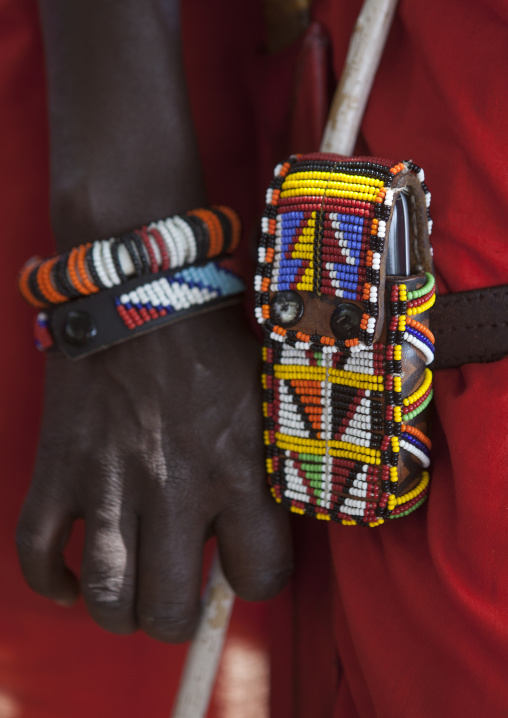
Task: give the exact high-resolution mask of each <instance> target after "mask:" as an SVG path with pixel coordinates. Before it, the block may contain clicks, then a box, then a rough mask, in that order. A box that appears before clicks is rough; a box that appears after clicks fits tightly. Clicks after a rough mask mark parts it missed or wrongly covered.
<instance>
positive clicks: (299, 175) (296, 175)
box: [286, 172, 384, 187]
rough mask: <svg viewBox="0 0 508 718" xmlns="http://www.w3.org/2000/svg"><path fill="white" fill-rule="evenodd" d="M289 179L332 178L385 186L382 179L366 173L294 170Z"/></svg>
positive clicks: (334, 180)
mask: <svg viewBox="0 0 508 718" xmlns="http://www.w3.org/2000/svg"><path fill="white" fill-rule="evenodd" d="M287 179H299V180H302V179H309V180H331V181H333V182H356V183H357V184H363V185H367V186H369V187H383V186H384V184H383V181H382V180H379V179H374V178H373V177H364V175H349V174H345V173H343V172H292V173H291V174H290V175H288V177H287ZM286 181H287V180H286Z"/></svg>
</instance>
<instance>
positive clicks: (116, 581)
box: [82, 576, 132, 614]
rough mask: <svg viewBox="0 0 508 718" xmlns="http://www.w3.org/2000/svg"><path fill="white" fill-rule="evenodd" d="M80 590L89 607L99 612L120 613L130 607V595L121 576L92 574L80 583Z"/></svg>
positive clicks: (128, 588) (127, 586)
mask: <svg viewBox="0 0 508 718" xmlns="http://www.w3.org/2000/svg"><path fill="white" fill-rule="evenodd" d="M82 591H83V596H84V598H85V601H86V603H87V605H88V606H89V608H92V609H98V610H100V612H101V613H110V614H121V613H125V612H127V611H129V610H131V609H132V595H131V592H130V587H129V585H128V584H127V585H126V584H125V582H124V580H123V578H118V577H115V576H104V577H101V576H94V577H90V578H89V579H87V580H86V581H84V582H83V583H82Z"/></svg>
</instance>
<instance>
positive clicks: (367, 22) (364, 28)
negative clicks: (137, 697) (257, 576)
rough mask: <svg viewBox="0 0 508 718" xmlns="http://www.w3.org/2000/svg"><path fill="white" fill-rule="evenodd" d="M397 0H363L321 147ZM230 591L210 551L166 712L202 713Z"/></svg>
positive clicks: (346, 147) (355, 104)
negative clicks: (199, 606) (193, 627)
mask: <svg viewBox="0 0 508 718" xmlns="http://www.w3.org/2000/svg"><path fill="white" fill-rule="evenodd" d="M397 2H398V0H365V2H364V4H363V7H362V10H361V12H360V15H359V16H358V19H357V21H356V25H355V27H354V30H353V34H352V36H351V40H350V43H349V50H348V54H347V57H346V63H345V66H344V70H343V72H342V77H341V78H340V82H339V85H338V87H337V90H336V92H335V96H334V98H333V102H332V107H331V110H330V114H329V116H328V121H327V123H326V128H325V132H324V135H323V140H322V142H321V151H322V152H335V153H337V154H341V155H351V154H352V153H353V150H354V146H355V143H356V138H357V136H358V132H359V130H360V125H361V121H362V117H363V113H364V111H365V106H366V104H367V100H368V97H369V94H370V90H371V87H372V83H373V82H374V77H375V75H376V71H377V68H378V65H379V61H380V59H381V55H382V53H383V48H384V46H385V43H386V38H387V36H388V31H389V29H390V26H391V24H392V20H393V16H394V14H395V9H396V7H397ZM234 600H235V594H234V592H233V590H232V589H231V587H230V586H229V584H228V582H227V581H226V578H225V576H224V574H223V572H222V568H221V565H220V561H219V558H218V555H216V556H215V558H214V561H213V564H212V568H211V571H210V578H209V580H208V585H207V589H206V592H205V598H204V605H203V611H202V614H201V620H200V623H199V626H198V629H197V631H196V635H195V637H194V640H193V642H192V645H191V647H190V648H189V653H188V654H187V659H186V662H185V667H184V672H183V676H182V680H181V683H180V689H179V692H178V696H177V700H176V703H175V707H174V709H173V713H172V718H204V716H205V715H206V712H207V710H208V704H209V702H210V696H211V693H212V689H213V685H214V682H215V676H216V674H217V669H218V667H219V662H220V655H221V652H222V646H223V644H224V639H225V637H226V632H227V628H228V625H229V619H230V616H231V611H232V608H233V603H234Z"/></svg>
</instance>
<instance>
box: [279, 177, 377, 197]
mask: <svg viewBox="0 0 508 718" xmlns="http://www.w3.org/2000/svg"><path fill="white" fill-rule="evenodd" d="M299 187H304V188H305V189H317V190H319V191H320V192H323V191H324V190H326V189H336V190H347V191H349V192H361V193H362V194H366V195H369V197H376V196H377V195H378V192H379V190H378V189H377V188H374V187H372V188H371V187H366V186H365V185H363V184H362V183H356V182H336V181H335V182H334V181H333V180H329V181H323V180H295V179H293V177H291V178H290V179H287V180H286V181H285V182H284V184H283V185H282V188H281V189H282V192H286V191H287V190H289V189H297V188H299Z"/></svg>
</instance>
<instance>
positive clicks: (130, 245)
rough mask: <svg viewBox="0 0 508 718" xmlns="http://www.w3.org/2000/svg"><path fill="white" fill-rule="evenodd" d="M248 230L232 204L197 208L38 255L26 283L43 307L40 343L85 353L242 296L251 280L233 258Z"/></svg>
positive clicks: (30, 297) (24, 275)
mask: <svg viewBox="0 0 508 718" xmlns="http://www.w3.org/2000/svg"><path fill="white" fill-rule="evenodd" d="M240 230H241V227H240V220H239V218H238V215H237V214H236V212H234V211H233V210H232V209H230V208H229V207H213V208H212V209H195V210H191V211H190V212H187V213H186V214H185V215H179V216H174V217H169V218H167V219H164V220H160V221H158V222H152V223H151V224H149V225H148V226H146V227H142V228H141V229H139V230H134V231H133V232H129V233H128V234H126V235H124V236H123V237H119V238H116V237H113V238H111V239H107V240H100V241H97V242H93V243H90V244H83V245H80V246H79V247H74V248H73V249H71V250H70V251H69V252H67V253H65V254H63V255H61V256H59V257H51V258H50V259H46V260H41V259H38V258H34V259H31V260H30V261H29V262H27V264H26V265H25V266H24V267H23V269H22V271H21V274H20V279H19V288H20V291H21V294H22V295H23V297H24V298H25V299H26V300H27V301H28V302H29V303H30V304H32V305H33V306H35V307H37V308H39V309H41V310H42V311H40V312H39V314H38V315H37V318H36V321H35V341H36V346H37V348H38V349H41V350H48V349H55V348H59V349H60V350H61V351H63V352H64V354H66V355H67V356H68V357H70V358H72V359H78V358H80V357H83V356H87V355H89V354H92V353H94V352H97V351H99V350H102V349H105V348H106V347H109V346H111V345H112V344H117V343H119V342H122V341H124V340H126V339H129V338H131V337H133V336H137V335H139V334H144V333H146V332H148V331H151V330H152V329H155V328H157V327H160V326H163V325H166V324H170V323H173V322H175V321H178V320H180V319H183V318H185V317H188V316H190V315H195V314H197V313H201V312H203V311H209V310H210V309H213V308H214V307H216V306H221V307H223V306H226V305H229V304H233V303H237V302H239V301H241V295H242V294H243V292H244V290H245V286H244V284H243V282H242V280H241V279H240V278H239V277H238V276H237V275H236V273H235V271H234V269H233V266H232V260H231V259H227V258H225V256H226V255H228V254H231V253H232V252H233V251H234V250H235V248H236V247H237V245H238V243H239V240H240ZM221 257H222V258H221ZM214 258H216V259H214Z"/></svg>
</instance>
